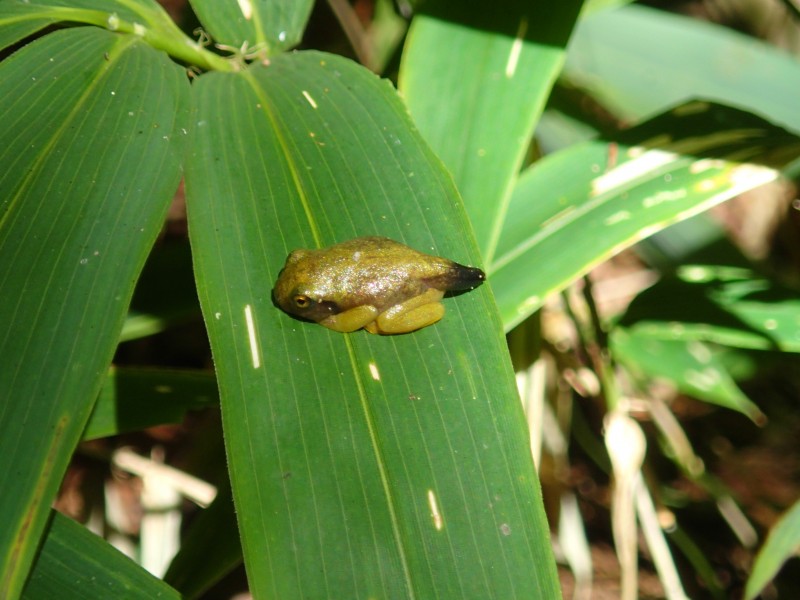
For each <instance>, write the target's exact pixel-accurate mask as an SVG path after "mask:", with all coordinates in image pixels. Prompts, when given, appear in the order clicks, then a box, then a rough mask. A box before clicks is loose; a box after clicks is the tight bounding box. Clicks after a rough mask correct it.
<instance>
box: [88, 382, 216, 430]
mask: <svg viewBox="0 0 800 600" xmlns="http://www.w3.org/2000/svg"><path fill="white" fill-rule="evenodd" d="M218 402H219V395H218V393H217V384H216V379H215V378H214V374H213V373H209V372H207V371H172V370H166V369H152V368H112V369H111V371H110V372H109V373H108V377H107V378H106V380H105V382H104V383H103V389H102V390H101V391H100V395H99V396H98V398H97V402H96V403H95V405H94V409H93V410H92V415H91V417H90V418H89V422H88V423H87V424H86V429H85V430H84V432H83V439H84V440H92V439H95V438H101V437H107V436H110V435H118V434H120V433H125V432H127V431H138V430H140V429H145V428H147V427H154V426H156V425H164V424H166V423H180V422H181V421H183V419H184V417H185V416H186V413H187V412H188V411H190V410H199V409H202V408H208V407H211V406H216V405H217V404H218Z"/></svg>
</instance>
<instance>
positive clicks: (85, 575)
mask: <svg viewBox="0 0 800 600" xmlns="http://www.w3.org/2000/svg"><path fill="white" fill-rule="evenodd" d="M22 597H23V598H24V599H26V600H41V599H42V598H58V599H59V600H69V599H72V598H74V599H75V600H91V599H97V600H101V599H105V598H125V600H137V599H141V600H152V599H153V598H159V599H164V600H171V599H174V600H178V599H179V598H180V597H181V596H180V594H179V593H178V592H176V591H175V590H174V589H172V588H171V587H169V586H168V585H167V584H166V583H164V582H163V581H161V580H160V579H158V578H156V577H154V576H153V575H151V574H150V573H148V572H147V571H145V570H144V569H143V568H142V567H140V566H139V565H137V564H136V563H135V562H133V561H132V560H131V559H130V558H128V557H127V556H125V555H124V554H122V553H121V552H120V551H119V550H117V549H116V548H114V547H112V546H111V545H110V544H108V543H107V542H105V541H104V540H103V539H102V538H99V537H98V536H96V535H95V534H93V533H92V532H90V531H89V530H88V529H86V528H85V527H83V526H82V525H80V524H78V523H76V522H75V521H73V520H72V519H70V518H69V517H65V516H64V515H62V514H60V513H58V512H56V511H51V517H50V522H49V523H48V526H47V530H46V531H45V537H44V542H43V544H42V547H41V548H40V550H39V552H38V555H37V556H36V561H35V562H34V564H33V569H32V571H31V575H30V578H29V579H28V581H27V582H26V584H25V590H24V592H23V594H22Z"/></svg>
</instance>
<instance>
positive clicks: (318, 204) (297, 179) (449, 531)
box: [186, 53, 558, 598]
mask: <svg viewBox="0 0 800 600" xmlns="http://www.w3.org/2000/svg"><path fill="white" fill-rule="evenodd" d="M193 91H194V93H195V96H194V98H195V107H196V108H195V115H194V131H193V136H192V144H191V147H192V153H191V155H190V157H189V159H188V165H187V174H186V191H187V207H188V214H189V225H190V228H189V231H190V236H191V241H192V247H193V252H194V258H195V265H196V266H195V269H196V273H197V282H198V290H199V296H200V301H201V306H202V307H203V313H204V316H205V319H206V325H207V327H208V331H209V337H210V340H211V344H212V351H213V353H214V360H215V364H216V367H217V376H218V380H219V385H220V394H221V406H222V414H223V426H224V430H225V437H226V447H227V452H228V456H229V461H230V471H231V480H232V484H233V497H234V501H235V503H236V509H237V516H238V519H239V529H240V532H241V535H242V543H243V549H244V559H245V565H246V567H247V571H248V577H249V579H250V584H251V589H252V591H253V593H254V594H255V595H257V596H259V597H275V598H296V597H323V598H355V597H394V598H404V597H418V598H432V597H443V598H444V597H461V596H465V595H467V596H468V595H472V596H475V597H482V598H490V597H496V598H514V597H523V596H524V597H547V598H549V597H554V596H556V595H557V594H558V591H557V589H558V588H557V580H556V577H555V571H554V563H553V560H552V556H551V554H550V546H549V542H548V535H547V524H546V521H545V517H544V513H543V510H542V504H541V497H540V495H539V488H538V482H537V478H536V474H535V471H534V469H533V464H532V460H531V457H530V450H529V448H528V441H527V433H526V428H525V424H524V420H523V416H522V413H521V408H520V404H519V400H518V398H517V394H516V390H515V386H514V380H513V375H512V372H511V368H510V364H509V361H508V354H507V350H506V348H505V342H504V339H503V336H502V333H501V327H500V323H499V321H498V319H497V316H496V308H495V306H494V303H493V300H492V296H491V290H490V289H489V287H488V286H487V285H484V286H482V287H481V288H479V289H477V290H475V291H472V292H469V293H466V294H462V295H459V296H457V297H453V298H447V299H445V305H446V307H447V314H446V315H445V317H444V319H443V320H442V321H441V322H440V323H437V324H436V325H434V326H432V327H428V328H426V329H423V330H421V331H417V332H414V333H412V334H409V335H403V336H395V337H383V336H374V335H371V334H368V333H366V332H364V331H359V332H355V333H352V334H340V333H335V332H332V331H330V330H327V329H325V328H323V327H320V326H318V325H316V324H313V323H307V322H302V321H298V320H296V319H293V318H291V317H290V316H288V315H286V314H284V313H283V312H281V311H280V310H278V309H277V308H276V307H275V306H274V304H273V302H272V298H271V288H272V286H273V284H274V282H275V280H276V278H277V276H278V273H279V271H280V269H281V267H282V266H283V263H284V260H285V257H286V255H287V254H288V252H289V251H291V250H293V249H296V248H300V247H307V248H308V247H312V248H313V247H322V246H325V245H328V244H331V243H334V242H337V241H343V240H345V239H349V238H352V237H356V236H359V235H370V234H373V235H374V234H378V235H387V236H389V237H393V238H395V239H398V240H400V241H404V242H406V243H408V244H409V245H411V246H413V247H415V248H418V249H420V250H424V251H431V252H436V253H439V254H443V255H447V256H448V257H451V258H453V259H454V260H457V261H459V262H462V263H467V264H476V263H478V262H479V260H478V253H477V250H476V247H475V245H474V242H473V241H472V234H471V232H470V230H469V225H468V223H467V221H466V217H465V214H464V212H463V209H462V207H461V204H460V201H459V199H458V196H457V193H456V190H455V189H454V187H453V185H452V182H451V179H450V178H449V176H448V175H447V173H446V172H445V171H444V169H443V167H442V166H441V164H440V163H438V161H436V159H435V157H434V156H433V154H432V153H431V152H430V150H429V149H428V148H427V146H426V145H425V144H424V142H423V141H422V140H421V138H420V137H419V135H418V134H416V133H415V132H414V130H413V128H412V125H411V123H410V120H409V119H408V117H407V113H406V111H405V108H404V107H403V105H402V104H401V102H400V101H399V99H398V98H397V96H396V94H395V92H394V90H393V89H392V88H391V86H390V85H389V84H388V83H386V82H381V81H380V80H378V79H377V78H376V77H374V76H373V75H372V74H370V73H369V72H367V71H366V70H365V69H363V68H361V67H358V66H357V65H355V64H353V63H352V62H350V61H347V60H344V59H341V58H337V57H334V56H330V55H325V54H319V53H296V54H291V55H284V56H280V57H277V58H275V59H274V60H272V61H271V64H270V65H269V66H268V67H264V66H261V65H255V66H253V67H251V68H250V69H248V70H246V71H243V72H241V73H238V74H232V75H226V74H209V75H206V76H203V77H201V78H200V79H199V80H198V81H197V85H196V87H195V88H194V90H193Z"/></svg>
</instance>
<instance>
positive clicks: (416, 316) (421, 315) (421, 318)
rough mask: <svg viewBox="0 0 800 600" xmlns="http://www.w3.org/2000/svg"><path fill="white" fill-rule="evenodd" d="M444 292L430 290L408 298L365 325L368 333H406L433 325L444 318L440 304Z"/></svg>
mask: <svg viewBox="0 0 800 600" xmlns="http://www.w3.org/2000/svg"><path fill="white" fill-rule="evenodd" d="M443 296H444V292H442V291H441V290H437V289H434V288H430V289H429V290H428V291H426V292H425V293H424V294H420V295H419V296H415V297H413V298H409V299H408V300H406V301H405V302H401V303H400V304H397V305H395V306H392V307H391V308H390V309H388V310H386V311H384V312H382V313H381V314H380V315H378V318H377V319H375V321H373V322H372V323H369V324H368V325H366V329H367V331H369V332H370V333H385V334H393V333H408V332H410V331H416V330H417V329H422V328H423V327H427V326H428V325H433V324H434V323H436V321H438V320H439V319H441V318H442V317H443V316H444V306H443V305H442V303H441V302H440V300H441V299H442V297H443Z"/></svg>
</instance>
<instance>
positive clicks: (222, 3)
mask: <svg viewBox="0 0 800 600" xmlns="http://www.w3.org/2000/svg"><path fill="white" fill-rule="evenodd" d="M190 4H191V5H192V8H193V9H194V12H195V13H196V14H197V17H198V18H199V19H200V22H201V23H202V24H203V28H204V29H205V30H206V31H207V32H208V33H209V35H211V37H212V38H213V40H214V41H215V42H217V43H218V44H226V45H228V46H230V47H231V48H232V49H233V48H235V49H238V50H239V51H240V52H241V53H242V54H247V53H248V52H254V53H257V54H259V55H261V54H263V55H264V56H271V55H273V54H276V53H278V52H280V51H281V50H286V49H287V48H291V47H292V46H296V45H297V44H298V43H299V42H300V40H301V39H302V37H303V31H304V30H305V27H306V21H308V16H309V14H310V13H311V8H312V7H313V6H314V2H313V0H238V1H236V2H231V1H229V0H190Z"/></svg>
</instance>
